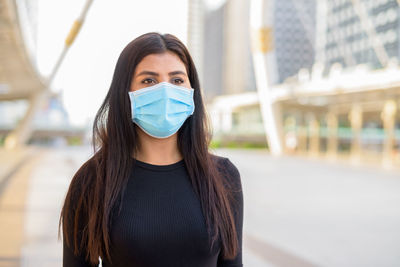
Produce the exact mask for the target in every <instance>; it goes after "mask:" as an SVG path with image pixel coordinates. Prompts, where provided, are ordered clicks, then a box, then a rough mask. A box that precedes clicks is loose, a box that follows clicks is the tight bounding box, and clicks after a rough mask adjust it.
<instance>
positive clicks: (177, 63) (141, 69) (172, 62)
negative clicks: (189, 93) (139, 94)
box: [130, 51, 191, 92]
mask: <svg viewBox="0 0 400 267" xmlns="http://www.w3.org/2000/svg"><path fill="white" fill-rule="evenodd" d="M160 82H169V83H171V84H174V85H179V86H184V87H186V88H191V85H190V81H189V77H188V75H187V73H186V68H185V65H184V64H183V62H182V61H181V60H180V58H179V57H178V56H177V55H176V54H174V53H172V52H169V51H168V52H165V53H162V54H150V55H147V56H146V57H144V58H143V59H142V61H140V62H139V64H138V65H137V66H136V70H135V73H134V75H133V78H132V82H131V88H130V91H131V92H132V91H136V90H139V89H141V88H145V87H149V86H153V85H155V84H157V83H160Z"/></svg>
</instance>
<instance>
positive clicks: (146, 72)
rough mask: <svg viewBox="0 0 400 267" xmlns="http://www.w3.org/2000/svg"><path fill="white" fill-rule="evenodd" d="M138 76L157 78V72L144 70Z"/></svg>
mask: <svg viewBox="0 0 400 267" xmlns="http://www.w3.org/2000/svg"><path fill="white" fill-rule="evenodd" d="M140 75H152V76H159V75H158V73H157V72H154V71H148V70H144V71H142V72H141V73H139V74H138V75H137V76H140Z"/></svg>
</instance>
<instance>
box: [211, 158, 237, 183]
mask: <svg viewBox="0 0 400 267" xmlns="http://www.w3.org/2000/svg"><path fill="white" fill-rule="evenodd" d="M211 158H212V159H213V161H214V162H215V165H216V167H217V169H218V171H219V172H222V173H223V174H225V175H224V176H225V177H226V178H227V179H228V182H230V183H233V184H234V185H236V186H241V185H240V184H241V181H240V172H239V170H238V168H237V167H236V165H235V164H234V163H233V162H232V161H231V160H230V159H229V158H227V157H223V156H219V155H215V154H211Z"/></svg>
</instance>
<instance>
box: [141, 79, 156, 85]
mask: <svg viewBox="0 0 400 267" xmlns="http://www.w3.org/2000/svg"><path fill="white" fill-rule="evenodd" d="M142 83H144V84H152V83H156V81H155V80H154V79H150V78H147V79H144V80H143V81H142Z"/></svg>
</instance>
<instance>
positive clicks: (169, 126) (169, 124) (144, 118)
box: [129, 82, 194, 138]
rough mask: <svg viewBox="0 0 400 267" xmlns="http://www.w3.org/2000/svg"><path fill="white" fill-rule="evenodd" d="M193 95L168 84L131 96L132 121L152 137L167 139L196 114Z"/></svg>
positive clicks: (188, 89) (158, 85) (146, 88)
mask: <svg viewBox="0 0 400 267" xmlns="http://www.w3.org/2000/svg"><path fill="white" fill-rule="evenodd" d="M193 93H194V89H193V88H186V87H183V86H177V85H174V84H171V83H168V82H162V83H158V84H156V85H153V86H150V87H145V88H143V89H139V90H136V91H133V92H129V98H130V100H131V111H132V121H133V122H134V123H136V124H137V125H138V126H139V127H140V128H141V129H142V130H143V131H144V132H146V133H147V134H148V135H150V136H153V137H156V138H167V137H169V136H171V135H173V134H174V133H176V132H177V131H178V130H179V128H180V127H181V126H182V125H183V123H184V122H185V120H186V119H187V117H189V116H190V115H192V114H193V112H194V101H193Z"/></svg>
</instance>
